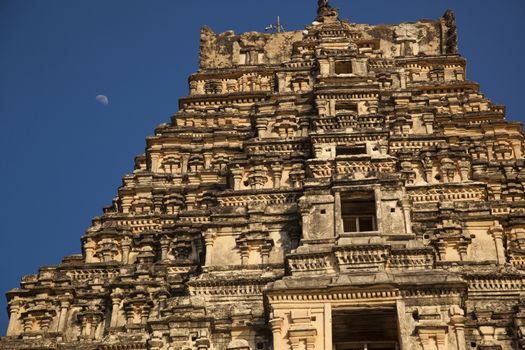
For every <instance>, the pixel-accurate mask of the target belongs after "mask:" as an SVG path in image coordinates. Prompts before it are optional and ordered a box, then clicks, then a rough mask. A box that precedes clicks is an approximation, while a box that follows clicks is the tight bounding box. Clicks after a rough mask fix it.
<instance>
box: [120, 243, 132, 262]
mask: <svg viewBox="0 0 525 350" xmlns="http://www.w3.org/2000/svg"><path fill="white" fill-rule="evenodd" d="M121 246H122V263H123V264H125V265H127V264H128V263H129V252H130V251H131V241H130V240H129V239H128V238H127V237H126V238H124V239H123V240H122V243H121Z"/></svg>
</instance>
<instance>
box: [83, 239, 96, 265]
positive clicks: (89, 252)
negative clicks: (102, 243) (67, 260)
mask: <svg viewBox="0 0 525 350" xmlns="http://www.w3.org/2000/svg"><path fill="white" fill-rule="evenodd" d="M96 245H97V244H96V243H95V242H93V241H92V240H88V241H87V242H86V243H85V244H84V252H85V253H86V257H85V260H86V263H88V264H89V263H92V262H95V261H94V259H93V256H94V254H95V247H96Z"/></svg>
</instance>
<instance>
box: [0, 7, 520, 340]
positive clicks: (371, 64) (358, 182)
mask: <svg viewBox="0 0 525 350" xmlns="http://www.w3.org/2000/svg"><path fill="white" fill-rule="evenodd" d="M312 5H314V4H312ZM313 7H314V6H312V8H313ZM456 33H457V32H456V21H455V17H454V14H453V12H452V11H447V12H446V13H445V14H444V16H443V17H441V18H439V19H437V20H421V21H418V22H415V23H401V24H398V25H378V26H372V25H366V24H355V23H350V22H348V21H342V20H340V19H339V12H338V10H337V9H335V8H333V7H332V6H331V5H330V4H329V3H328V1H326V0H325V1H323V0H320V1H318V9H317V17H316V18H315V21H314V22H313V23H312V24H311V25H309V26H307V27H306V28H305V29H304V30H300V31H290V32H283V31H277V32H275V33H255V32H250V33H244V34H240V35H236V34H234V33H233V32H231V31H230V32H225V33H221V34H215V33H214V32H213V31H212V30H211V29H209V28H207V27H204V28H203V29H202V32H201V35H200V68H199V71H198V72H197V73H195V74H193V75H191V76H190V78H189V95H188V96H187V97H184V98H181V99H180V108H179V112H177V113H176V115H175V116H173V118H172V119H171V122H170V123H167V124H162V125H160V126H159V127H157V129H155V133H154V136H151V137H148V138H147V140H146V141H147V147H146V151H145V153H144V154H142V155H139V156H137V157H136V159H135V168H134V171H133V173H132V174H130V175H126V176H124V178H123V181H122V186H121V187H120V188H119V189H118V196H117V197H116V198H115V199H114V200H113V202H112V204H111V205H109V206H108V207H106V208H104V211H103V215H102V216H100V217H96V218H94V219H93V222H92V226H91V227H90V228H89V229H88V230H87V232H86V233H85V235H84V236H83V237H82V254H78V255H72V256H67V257H65V258H64V259H63V261H62V262H61V263H60V264H59V265H57V266H51V267H43V268H41V269H40V270H39V271H38V273H37V274H35V275H29V276H25V277H23V278H22V281H21V286H20V288H16V289H12V290H11V291H9V292H8V293H7V298H8V301H9V307H8V312H9V315H10V323H9V327H8V330H7V336H6V337H3V338H1V340H0V348H2V349H35V350H36V349H39V350H44V349H64V350H66V349H67V350H69V349H73V350H75V349H78V350H80V349H83V350H146V349H148V350H272V349H273V350H358V349H363V350H364V349H370V350H372V349H375V350H394V349H407V350H419V349H421V350H445V349H458V350H468V349H486V350H488V349H490V350H497V349H520V348H524V347H525V194H524V183H525V158H524V149H525V148H524V137H523V135H524V134H523V132H522V128H521V124H520V123H517V122H508V121H506V120H505V108H504V107H503V106H500V105H496V104H494V103H492V102H491V101H490V100H488V99H487V98H486V97H485V96H484V95H483V94H482V93H481V92H480V89H479V86H478V84H476V83H475V82H472V81H469V80H467V77H466V74H465V71H466V61H465V59H464V58H463V57H461V56H460V55H459V54H458V47H457V34H456Z"/></svg>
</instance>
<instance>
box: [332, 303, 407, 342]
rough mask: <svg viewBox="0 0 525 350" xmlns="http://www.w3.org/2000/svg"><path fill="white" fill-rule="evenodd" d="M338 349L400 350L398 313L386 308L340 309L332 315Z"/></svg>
mask: <svg viewBox="0 0 525 350" xmlns="http://www.w3.org/2000/svg"><path fill="white" fill-rule="evenodd" d="M332 341H333V344H334V349H336V350H354V349H355V350H364V349H369V350H372V349H373V350H397V349H398V334H397V314H396V312H395V310H394V309H393V308H385V309H382V310H373V309H367V310H348V311H347V310H337V311H334V313H333V314H332Z"/></svg>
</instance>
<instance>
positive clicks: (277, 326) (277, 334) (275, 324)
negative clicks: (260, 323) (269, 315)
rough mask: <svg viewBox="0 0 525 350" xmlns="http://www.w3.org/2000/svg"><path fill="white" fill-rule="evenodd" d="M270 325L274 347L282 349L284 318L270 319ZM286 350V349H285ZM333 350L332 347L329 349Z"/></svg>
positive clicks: (277, 349) (276, 349) (275, 349)
mask: <svg viewBox="0 0 525 350" xmlns="http://www.w3.org/2000/svg"><path fill="white" fill-rule="evenodd" d="M269 323H270V327H271V328H272V334H273V337H272V338H273V349H274V350H281V349H282V347H281V338H282V333H281V332H282V327H283V318H282V317H277V318H273V319H271V320H270V322H269ZM283 350H284V349H283ZM329 350H331V349H329Z"/></svg>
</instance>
